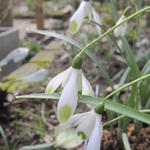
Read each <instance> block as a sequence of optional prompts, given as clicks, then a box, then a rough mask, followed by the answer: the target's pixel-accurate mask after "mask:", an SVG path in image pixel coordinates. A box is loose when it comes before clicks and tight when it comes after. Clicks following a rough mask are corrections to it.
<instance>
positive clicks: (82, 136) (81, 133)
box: [77, 131, 87, 140]
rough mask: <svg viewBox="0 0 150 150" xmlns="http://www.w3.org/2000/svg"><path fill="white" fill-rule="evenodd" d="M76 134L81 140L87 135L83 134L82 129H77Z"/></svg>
mask: <svg viewBox="0 0 150 150" xmlns="http://www.w3.org/2000/svg"><path fill="white" fill-rule="evenodd" d="M77 135H78V136H80V137H81V138H82V140H86V139H87V137H86V135H85V133H84V132H83V131H78V132H77Z"/></svg>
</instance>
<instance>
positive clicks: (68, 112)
mask: <svg viewBox="0 0 150 150" xmlns="http://www.w3.org/2000/svg"><path fill="white" fill-rule="evenodd" d="M71 116H72V108H71V107H70V106H69V105H67V104H66V105H63V106H62V107H61V108H60V110H59V118H60V121H62V122H66V121H67V120H68V119H69V118H70V117H71Z"/></svg>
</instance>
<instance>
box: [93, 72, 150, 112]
mask: <svg viewBox="0 0 150 150" xmlns="http://www.w3.org/2000/svg"><path fill="white" fill-rule="evenodd" d="M149 77H150V74H147V75H145V76H142V77H140V78H138V79H136V80H134V81H132V82H130V83H128V84H125V85H124V86H122V87H120V88H118V89H117V90H115V91H113V92H111V93H110V94H108V95H107V96H106V97H105V98H104V99H103V102H100V103H99V104H98V105H97V106H96V107H95V112H96V113H98V114H101V111H102V110H101V109H100V108H102V104H103V105H104V104H105V101H106V100H108V99H109V98H111V97H112V96H114V95H115V94H116V93H118V92H120V91H122V90H123V89H125V88H127V87H129V86H131V85H133V84H135V83H137V82H139V81H141V80H144V79H146V78H149Z"/></svg>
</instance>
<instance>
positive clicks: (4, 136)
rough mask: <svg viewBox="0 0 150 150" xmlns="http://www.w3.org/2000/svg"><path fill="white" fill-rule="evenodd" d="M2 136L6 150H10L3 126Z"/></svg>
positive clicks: (0, 128) (1, 129) (0, 131)
mask: <svg viewBox="0 0 150 150" xmlns="http://www.w3.org/2000/svg"><path fill="white" fill-rule="evenodd" d="M0 134H1V136H2V138H3V141H4V143H5V150H9V145H8V141H7V138H6V135H5V132H4V130H3V128H2V127H1V126H0Z"/></svg>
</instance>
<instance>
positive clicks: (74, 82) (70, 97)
mask: <svg viewBox="0 0 150 150" xmlns="http://www.w3.org/2000/svg"><path fill="white" fill-rule="evenodd" d="M60 86H62V87H63V91H62V94H61V96H60V99H59V102H58V106H57V116H58V119H59V121H60V122H66V121H67V120H68V119H69V118H70V117H71V116H72V115H73V113H74V112H75V110H76V107H77V100H78V95H79V93H80V92H81V91H82V94H83V95H93V90H92V88H91V86H90V83H89V82H88V80H87V79H86V77H85V76H84V74H83V73H82V70H81V69H75V68H73V67H70V68H68V69H67V70H65V71H64V72H62V73H60V74H58V75H57V76H55V77H54V78H53V79H52V80H51V81H50V82H49V83H48V85H47V87H46V93H53V92H54V91H56V89H58V87H60Z"/></svg>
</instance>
